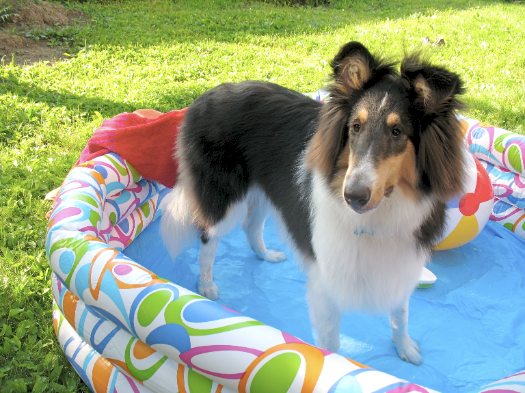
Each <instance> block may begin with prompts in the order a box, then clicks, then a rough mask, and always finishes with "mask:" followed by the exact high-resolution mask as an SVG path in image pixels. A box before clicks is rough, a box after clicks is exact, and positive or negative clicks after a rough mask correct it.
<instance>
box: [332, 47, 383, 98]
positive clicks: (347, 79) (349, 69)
mask: <svg viewBox="0 0 525 393" xmlns="http://www.w3.org/2000/svg"><path fill="white" fill-rule="evenodd" d="M330 65H331V67H332V70H333V78H334V81H335V85H336V86H335V87H336V89H337V91H339V92H340V93H344V94H347V95H350V94H352V93H353V92H355V91H358V90H361V89H362V88H363V86H364V85H365V84H366V83H367V82H368V81H369V80H370V79H371V78H372V77H373V76H374V74H375V72H376V70H377V69H378V68H379V66H380V61H379V60H377V59H375V58H374V56H372V55H371V54H370V52H369V51H368V49H366V48H365V46H364V45H363V44H361V43H360V42H356V41H351V42H348V43H347V44H345V45H343V46H342V47H341V49H339V52H338V53H337V55H336V56H335V57H334V59H333V60H332V62H331V63H330Z"/></svg>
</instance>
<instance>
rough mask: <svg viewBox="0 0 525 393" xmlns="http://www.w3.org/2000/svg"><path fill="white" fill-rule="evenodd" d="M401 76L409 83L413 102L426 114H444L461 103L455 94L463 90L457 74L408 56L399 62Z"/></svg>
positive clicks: (414, 56) (461, 92) (457, 107)
mask: <svg viewBox="0 0 525 393" xmlns="http://www.w3.org/2000/svg"><path fill="white" fill-rule="evenodd" d="M401 77H402V78H404V79H405V80H406V81H407V82H408V83H409V85H410V88H411V89H412V93H413V100H414V104H415V105H416V106H417V107H419V108H420V110H421V111H423V112H424V113H426V114H436V115H437V114H446V113H448V112H450V111H454V110H455V109H459V108H460V107H461V106H462V105H461V104H460V103H459V101H458V100H457V96H458V95H460V94H463V93H464V92H465V90H464V88H463V83H462V82H461V79H460V78H459V76H458V75H456V74H455V73H453V72H450V71H447V70H446V69H444V68H441V67H436V66H432V65H430V64H428V63H427V62H422V61H420V60H419V58H418V56H416V55H413V56H408V57H406V58H405V59H404V60H403V62H402V63H401Z"/></svg>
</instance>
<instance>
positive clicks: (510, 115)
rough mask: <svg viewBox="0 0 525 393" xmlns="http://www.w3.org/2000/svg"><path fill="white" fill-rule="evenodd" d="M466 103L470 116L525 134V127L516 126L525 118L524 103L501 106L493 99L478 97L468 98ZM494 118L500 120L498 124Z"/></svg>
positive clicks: (484, 122)
mask: <svg viewBox="0 0 525 393" xmlns="http://www.w3.org/2000/svg"><path fill="white" fill-rule="evenodd" d="M465 103H466V104H467V111H468V112H469V114H470V116H471V117H473V118H475V119H476V120H479V121H480V122H481V123H483V124H488V125H491V126H495V127H500V128H504V129H506V130H508V131H512V132H517V133H519V134H522V135H525V129H523V128H522V127H518V128H517V129H516V128H515V127H516V124H518V125H519V124H522V123H523V119H525V107H524V106H523V105H521V106H511V107H501V106H495V105H494V104H493V103H492V102H491V101H488V100H481V99H476V98H469V99H466V100H465ZM493 119H500V120H499V121H498V124H494V120H493Z"/></svg>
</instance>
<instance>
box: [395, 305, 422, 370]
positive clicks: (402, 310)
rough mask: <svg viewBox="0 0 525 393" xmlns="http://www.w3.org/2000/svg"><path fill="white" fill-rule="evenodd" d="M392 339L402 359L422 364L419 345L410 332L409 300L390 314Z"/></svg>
mask: <svg viewBox="0 0 525 393" xmlns="http://www.w3.org/2000/svg"><path fill="white" fill-rule="evenodd" d="M390 323H391V326H392V341H393V342H394V345H395V347H396V350H397V353H398V355H399V357H400V358H401V359H403V360H404V361H407V362H409V363H413V364H421V362H422V361H423V358H422V356H421V353H420V350H419V346H418V345H417V343H416V342H415V341H414V340H412V338H410V336H409V334H408V300H407V301H406V302H405V303H404V304H403V305H402V306H400V307H398V308H396V309H395V310H394V311H392V313H391V314H390Z"/></svg>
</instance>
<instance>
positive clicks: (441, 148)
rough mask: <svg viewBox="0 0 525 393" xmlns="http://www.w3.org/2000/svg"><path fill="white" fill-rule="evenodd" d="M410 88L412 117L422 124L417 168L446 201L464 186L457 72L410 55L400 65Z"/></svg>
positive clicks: (441, 198)
mask: <svg viewBox="0 0 525 393" xmlns="http://www.w3.org/2000/svg"><path fill="white" fill-rule="evenodd" d="M401 77H402V78H403V79H404V80H405V82H406V83H407V85H408V88H409V97H410V98H409V99H410V101H411V103H412V108H413V112H414V113H413V115H414V116H413V117H414V119H417V121H418V123H419V132H418V133H417V137H418V139H419V141H418V142H419V143H418V147H417V149H418V155H417V157H418V158H417V160H418V167H419V170H420V171H421V173H422V179H423V184H422V185H423V186H424V188H427V189H428V190H429V191H432V192H433V193H435V195H437V196H438V198H439V199H440V200H441V201H443V202H447V201H448V200H449V199H450V198H452V197H454V196H455V195H457V194H458V193H459V192H460V191H461V190H462V187H463V179H464V167H463V165H464V163H463V157H464V153H465V152H464V150H465V146H464V144H463V134H462V131H461V126H460V123H459V120H458V119H457V116H456V110H458V109H460V108H462V107H463V105H462V104H461V102H460V101H459V100H458V95H460V94H462V93H463V92H464V88H463V83H462V82H461V79H460V78H459V76H458V75H456V74H455V73H453V72H450V71H448V70H446V69H444V68H441V67H436V66H432V65H430V64H429V63H427V62H422V61H420V60H419V58H418V56H415V55H413V56H409V57H407V58H405V60H404V61H403V62H402V64H401Z"/></svg>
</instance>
